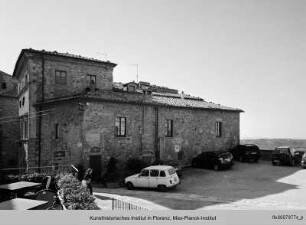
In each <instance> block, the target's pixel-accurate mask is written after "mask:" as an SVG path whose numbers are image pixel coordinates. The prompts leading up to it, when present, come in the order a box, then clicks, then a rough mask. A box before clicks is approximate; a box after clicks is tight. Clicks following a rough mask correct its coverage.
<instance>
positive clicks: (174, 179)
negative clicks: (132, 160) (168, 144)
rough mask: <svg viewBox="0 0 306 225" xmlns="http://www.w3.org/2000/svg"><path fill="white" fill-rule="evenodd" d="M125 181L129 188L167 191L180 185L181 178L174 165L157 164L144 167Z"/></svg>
mask: <svg viewBox="0 0 306 225" xmlns="http://www.w3.org/2000/svg"><path fill="white" fill-rule="evenodd" d="M124 182H125V184H126V187H127V189H129V190H130V189H133V188H134V187H139V188H157V190H158V191H165V190H167V189H170V188H175V187H176V186H177V185H179V184H180V179H179V177H178V176H177V174H176V170H175V169H174V168H173V167H172V166H166V165H157V166H149V167H146V168H144V169H143V170H142V171H141V173H138V174H135V175H132V176H129V177H127V178H125V180H124Z"/></svg>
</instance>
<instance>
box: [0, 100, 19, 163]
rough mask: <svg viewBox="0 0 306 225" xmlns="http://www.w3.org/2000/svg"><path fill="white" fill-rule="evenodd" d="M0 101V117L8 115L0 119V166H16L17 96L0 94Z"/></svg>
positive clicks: (17, 137) (17, 133)
mask: <svg viewBox="0 0 306 225" xmlns="http://www.w3.org/2000/svg"><path fill="white" fill-rule="evenodd" d="M0 102H1V103H0V107H1V110H0V117H1V118H4V117H9V118H7V119H2V120H0V145H1V147H0V148H1V152H0V153H1V154H0V157H1V159H0V167H2V168H8V167H10V168H11V167H17V166H18V147H19V144H18V140H19V120H18V100H17V98H11V97H1V96H0Z"/></svg>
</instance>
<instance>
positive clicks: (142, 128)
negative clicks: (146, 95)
mask: <svg viewBox="0 0 306 225" xmlns="http://www.w3.org/2000/svg"><path fill="white" fill-rule="evenodd" d="M144 114H145V108H144V105H142V115H141V135H140V155H141V156H142V153H143V134H144Z"/></svg>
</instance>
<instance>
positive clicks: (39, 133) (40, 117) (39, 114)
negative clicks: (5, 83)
mask: <svg viewBox="0 0 306 225" xmlns="http://www.w3.org/2000/svg"><path fill="white" fill-rule="evenodd" d="M41 61H42V81H41V82H42V84H41V102H43V101H44V100H45V59H44V55H43V54H41ZM41 111H42V106H41V105H40V106H39V112H38V172H39V173H40V171H41V170H40V166H41V138H42V134H41V131H42V112H41Z"/></svg>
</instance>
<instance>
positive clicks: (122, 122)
mask: <svg viewBox="0 0 306 225" xmlns="http://www.w3.org/2000/svg"><path fill="white" fill-rule="evenodd" d="M115 123H116V124H115V129H116V131H115V132H116V136H117V137H125V136H126V118H125V117H116V122H115Z"/></svg>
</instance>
